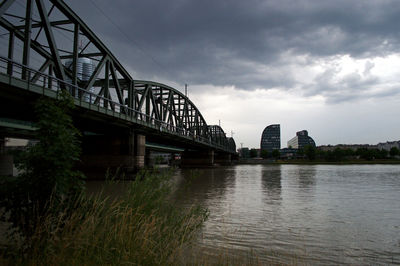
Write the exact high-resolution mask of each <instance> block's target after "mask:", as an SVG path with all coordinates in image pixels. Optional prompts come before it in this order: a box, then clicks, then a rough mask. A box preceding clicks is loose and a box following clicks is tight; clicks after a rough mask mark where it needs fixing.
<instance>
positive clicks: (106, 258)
mask: <svg viewBox="0 0 400 266" xmlns="http://www.w3.org/2000/svg"><path fill="white" fill-rule="evenodd" d="M168 176H169V175H168V174H164V173H157V174H143V173H142V175H140V176H138V177H137V178H136V180H134V181H132V182H126V186H127V188H126V190H125V191H121V196H120V197H117V198H115V199H112V198H110V197H108V196H107V195H105V194H104V193H98V194H96V195H91V196H87V195H81V196H80V197H78V198H77V199H76V200H75V202H74V203H73V204H72V205H69V206H68V207H65V206H64V209H63V210H62V211H61V212H60V211H59V210H57V211H54V210H55V209H57V208H59V206H54V207H52V208H49V210H53V211H50V212H49V213H48V214H46V215H45V216H44V217H38V219H40V226H39V227H38V228H37V230H36V232H35V233H34V235H33V237H32V238H31V239H29V241H28V242H29V243H25V245H23V246H21V245H19V246H18V247H11V246H9V247H8V250H5V251H4V250H3V254H2V258H1V259H0V263H1V264H10V265H11V264H14V265H15V264H24V265H25V264H27V265H93V264H100V265H104V264H107V265H122V264H133V265H174V264H179V262H180V261H181V256H182V254H184V252H185V250H186V249H187V248H188V246H189V244H190V242H191V241H190V240H192V239H193V237H195V236H196V232H197V229H198V228H199V227H201V225H202V224H203V222H204V221H205V219H206V218H207V215H208V212H207V211H206V210H205V209H202V208H200V207H193V208H190V209H183V208H178V207H176V206H174V205H173V204H172V203H171V201H170V200H169V195H170V189H171V188H170V185H169V184H170V183H169V180H168V179H169V178H168ZM50 204H51V202H50Z"/></svg>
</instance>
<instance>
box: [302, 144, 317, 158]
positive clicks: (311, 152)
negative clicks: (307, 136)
mask: <svg viewBox="0 0 400 266" xmlns="http://www.w3.org/2000/svg"><path fill="white" fill-rule="evenodd" d="M316 153H317V148H315V147H314V146H312V145H306V146H304V154H305V156H306V157H307V159H308V160H310V161H313V160H315V157H316Z"/></svg>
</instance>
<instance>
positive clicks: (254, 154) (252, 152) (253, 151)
mask: <svg viewBox="0 0 400 266" xmlns="http://www.w3.org/2000/svg"><path fill="white" fill-rule="evenodd" d="M257 155H258V154H257V150H256V149H251V150H250V158H255V157H257Z"/></svg>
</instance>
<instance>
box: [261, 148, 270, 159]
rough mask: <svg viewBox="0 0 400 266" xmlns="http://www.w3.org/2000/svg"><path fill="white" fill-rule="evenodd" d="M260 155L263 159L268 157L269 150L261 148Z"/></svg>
mask: <svg viewBox="0 0 400 266" xmlns="http://www.w3.org/2000/svg"><path fill="white" fill-rule="evenodd" d="M260 156H261V158H263V159H267V158H268V157H269V152H268V151H267V150H261V152H260Z"/></svg>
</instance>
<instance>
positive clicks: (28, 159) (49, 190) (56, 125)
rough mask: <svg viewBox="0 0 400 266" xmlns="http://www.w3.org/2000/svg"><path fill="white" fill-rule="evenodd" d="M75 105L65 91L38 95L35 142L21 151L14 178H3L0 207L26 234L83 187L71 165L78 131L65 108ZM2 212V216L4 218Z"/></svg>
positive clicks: (77, 149)
mask: <svg viewBox="0 0 400 266" xmlns="http://www.w3.org/2000/svg"><path fill="white" fill-rule="evenodd" d="M73 107H74V104H73V101H72V98H71V97H70V96H69V95H68V94H67V92H62V93H61V99H60V100H53V99H50V98H45V97H43V98H41V99H39V100H38V101H37V103H36V105H35V113H36V116H37V119H38V122H37V127H38V130H37V131H36V139H37V140H38V143H37V144H35V145H32V146H30V147H28V148H27V150H26V151H24V152H22V154H20V161H19V162H17V168H18V169H20V170H21V172H22V174H20V175H19V176H18V177H17V178H8V179H3V182H2V184H1V186H0V187H1V191H0V192H1V196H0V208H4V210H5V212H4V214H7V213H8V214H9V216H8V218H7V219H6V220H7V221H8V222H11V223H12V225H13V227H15V228H16V229H19V231H20V233H22V234H23V235H25V236H27V237H29V236H30V235H31V234H32V233H33V231H34V229H35V228H36V226H37V224H38V222H39V220H40V217H41V216H42V215H44V214H45V213H46V212H48V211H49V200H50V199H51V204H52V206H57V205H60V204H64V203H67V202H68V201H69V200H71V199H73V198H74V197H75V196H76V195H78V194H79V193H80V192H81V191H82V190H83V184H84V182H83V175H82V174H81V173H80V172H79V171H77V170H75V169H74V166H75V164H76V162H77V161H78V160H79V156H80V152H81V151H80V141H79V139H78V137H79V135H80V134H79V131H78V130H77V129H76V128H75V127H74V126H73V123H72V118H71V117H70V116H69V115H68V112H69V111H70V110H71V109H72V108H73ZM5 217H6V216H5V215H3V217H2V218H3V220H4V219H5Z"/></svg>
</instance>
